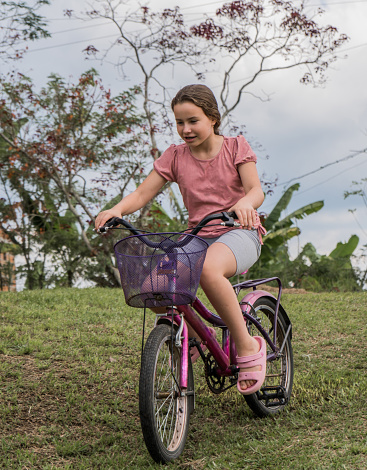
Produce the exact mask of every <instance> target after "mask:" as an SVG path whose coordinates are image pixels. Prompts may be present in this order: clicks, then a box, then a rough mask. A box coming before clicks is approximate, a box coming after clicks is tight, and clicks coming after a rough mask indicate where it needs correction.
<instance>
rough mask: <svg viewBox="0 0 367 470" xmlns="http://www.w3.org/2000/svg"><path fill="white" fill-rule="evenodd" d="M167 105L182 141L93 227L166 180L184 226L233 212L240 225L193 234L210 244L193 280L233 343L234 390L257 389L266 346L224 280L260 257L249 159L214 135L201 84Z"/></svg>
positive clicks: (215, 121) (208, 96)
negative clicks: (177, 194) (175, 189)
mask: <svg viewBox="0 0 367 470" xmlns="http://www.w3.org/2000/svg"><path fill="white" fill-rule="evenodd" d="M171 106H172V110H173V113H174V115H175V119H176V126H177V132H178V134H179V136H180V137H181V138H182V139H183V140H184V142H185V143H183V144H181V145H171V146H170V147H169V148H168V149H167V150H166V151H165V152H164V153H163V154H162V155H161V156H160V157H159V158H158V159H157V160H156V161H155V162H154V169H153V171H152V172H151V173H150V174H149V176H148V177H147V178H146V179H145V180H144V181H143V183H142V184H141V185H140V186H139V187H138V188H137V189H136V190H135V191H134V192H133V193H131V194H129V195H128V196H126V197H125V198H123V199H122V200H121V201H120V202H119V203H118V204H117V205H116V206H114V207H113V208H112V209H110V210H107V211H103V212H101V213H100V214H98V216H97V219H96V222H95V225H96V228H99V227H101V226H103V225H104V224H105V223H106V222H107V221H108V220H109V219H110V218H111V217H122V216H124V215H127V214H131V213H133V212H135V211H137V210H139V209H141V208H142V207H144V206H145V205H146V204H147V203H148V202H149V201H150V200H151V199H152V198H154V196H156V195H157V194H158V192H159V191H160V190H161V189H162V187H163V186H164V185H165V184H166V182H167V181H174V182H176V183H177V184H178V185H179V188H180V191H181V194H182V197H183V201H184V204H185V206H186V208H187V210H188V213H189V227H194V226H195V225H197V224H198V223H199V221H200V220H201V219H202V218H203V217H204V216H206V215H209V214H213V213H216V212H221V211H228V212H230V211H234V212H236V215H237V218H238V220H239V222H240V224H241V228H237V229H230V228H226V227H205V228H204V229H202V230H201V232H200V234H199V236H200V237H202V238H205V239H206V241H207V242H208V243H209V245H210V246H209V248H208V251H207V255H206V259H205V262H204V267H203V271H202V275H201V278H200V284H201V286H202V288H203V290H204V292H205V294H206V295H207V297H208V299H209V300H210V302H211V304H212V305H213V307H214V308H215V310H216V311H217V313H218V314H219V315H220V317H221V318H222V319H223V320H224V322H225V323H226V325H227V326H228V328H229V330H230V332H231V335H232V337H233V339H234V341H235V344H236V348H237V353H238V358H237V360H238V365H239V366H240V367H241V369H240V373H239V377H238V384H237V388H238V390H239V392H240V393H242V394H246V395H249V394H251V393H254V392H255V391H257V390H259V389H260V387H261V385H262V383H263V381H264V378H265V368H266V346H265V341H264V340H263V339H262V338H260V337H256V336H255V337H252V336H250V334H249V333H248V331H247V328H246V323H245V322H244V320H243V317H242V312H241V309H240V307H239V304H238V300H237V297H236V295H235V293H234V290H233V288H232V286H231V284H230V282H229V280H228V278H229V277H231V276H233V275H235V274H238V273H241V272H243V271H245V270H246V269H248V268H249V267H250V266H252V265H253V264H254V263H255V262H256V261H257V259H258V258H259V256H260V251H261V246H260V245H261V233H260V231H261V229H262V227H261V225H260V224H259V218H258V215H257V212H256V209H257V208H258V207H259V206H260V205H261V204H262V202H263V200H264V193H263V191H262V189H261V185H260V180H259V177H258V174H257V170H256V166H255V163H256V156H255V154H254V152H253V151H252V150H251V148H250V146H249V144H248V143H247V142H246V140H245V139H244V137H243V136H238V137H224V136H223V135H221V134H220V133H219V126H220V122H221V116H220V113H219V111H218V105H217V101H216V99H215V97H214V95H213V93H212V91H211V90H210V89H209V88H208V87H206V86H205V85H188V86H186V87H184V88H182V89H181V90H180V91H179V92H178V93H177V95H176V96H175V98H174V99H173V100H172V104H171ZM253 227H258V229H254V228H253ZM191 333H192V332H191ZM191 336H192V335H191Z"/></svg>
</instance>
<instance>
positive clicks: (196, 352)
mask: <svg viewBox="0 0 367 470" xmlns="http://www.w3.org/2000/svg"><path fill="white" fill-rule="evenodd" d="M209 330H210V331H211V334H212V336H214V337H216V332H215V329H214V328H210V327H209ZM200 347H201V349H202V351H203V352H204V351H206V349H207V348H206V345H205V344H203V343H201V344H200ZM190 354H191V362H192V364H193V363H194V362H196V361H197V360H198V359H199V356H200V353H199V350H198V348H197V347H196V346H195V347H193V348H191V351H190Z"/></svg>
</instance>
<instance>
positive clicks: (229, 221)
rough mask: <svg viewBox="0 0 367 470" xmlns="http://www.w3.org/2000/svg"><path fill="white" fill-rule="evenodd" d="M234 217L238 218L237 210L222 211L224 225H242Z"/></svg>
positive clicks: (222, 223)
mask: <svg viewBox="0 0 367 470" xmlns="http://www.w3.org/2000/svg"><path fill="white" fill-rule="evenodd" d="M234 218H237V215H236V213H235V212H222V222H221V225H222V226H223V227H241V224H240V223H239V222H236V221H235V220H234Z"/></svg>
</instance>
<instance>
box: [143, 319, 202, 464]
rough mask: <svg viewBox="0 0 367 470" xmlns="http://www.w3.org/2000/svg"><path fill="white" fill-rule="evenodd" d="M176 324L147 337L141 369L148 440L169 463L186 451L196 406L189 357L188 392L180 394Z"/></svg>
mask: <svg viewBox="0 0 367 470" xmlns="http://www.w3.org/2000/svg"><path fill="white" fill-rule="evenodd" d="M175 333H176V330H175V329H174V330H173V334H174V336H173V342H172V327H171V326H170V325H167V324H161V325H158V326H157V327H155V328H154V329H153V330H152V332H151V334H150V335H149V338H148V339H147V342H146V345H145V348H144V352H143V356H142V366H141V371H140V381H139V411H140V422H141V428H142V431H143V436H144V441H145V444H146V446H147V449H148V451H149V453H150V455H151V456H152V458H153V459H154V460H155V461H156V462H158V463H168V462H170V461H171V460H174V459H176V458H177V457H179V456H180V455H181V453H182V452H183V450H184V447H185V442H186V437H187V432H188V427H189V421H190V413H191V412H192V411H193V408H194V405H193V402H194V396H193V391H194V379H193V372H192V364H191V361H190V358H189V371H188V391H192V395H191V396H187V395H186V396H184V397H182V396H181V397H180V396H179V383H180V374H181V367H180V366H181V358H180V349H179V348H178V347H177V346H176V345H175V342H174V341H175Z"/></svg>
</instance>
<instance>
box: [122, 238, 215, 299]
mask: <svg viewBox="0 0 367 470" xmlns="http://www.w3.org/2000/svg"><path fill="white" fill-rule="evenodd" d="M114 248H115V255H116V260H117V267H118V270H119V272H120V277H121V284H122V288H123V291H124V294H125V300H126V303H127V304H128V305H130V306H131V307H149V308H151V307H167V306H171V305H184V304H189V303H191V302H192V301H193V300H194V299H195V296H196V291H197V288H198V286H199V280H200V275H201V271H202V268H203V264H204V259H205V254H206V250H207V248H208V244H207V243H206V241H205V240H203V239H201V238H199V237H197V236H195V235H186V234H185V235H182V233H153V234H152V233H149V234H143V235H132V236H130V237H126V238H123V239H122V240H120V241H119V242H117V243H116V244H115V247H114Z"/></svg>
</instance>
